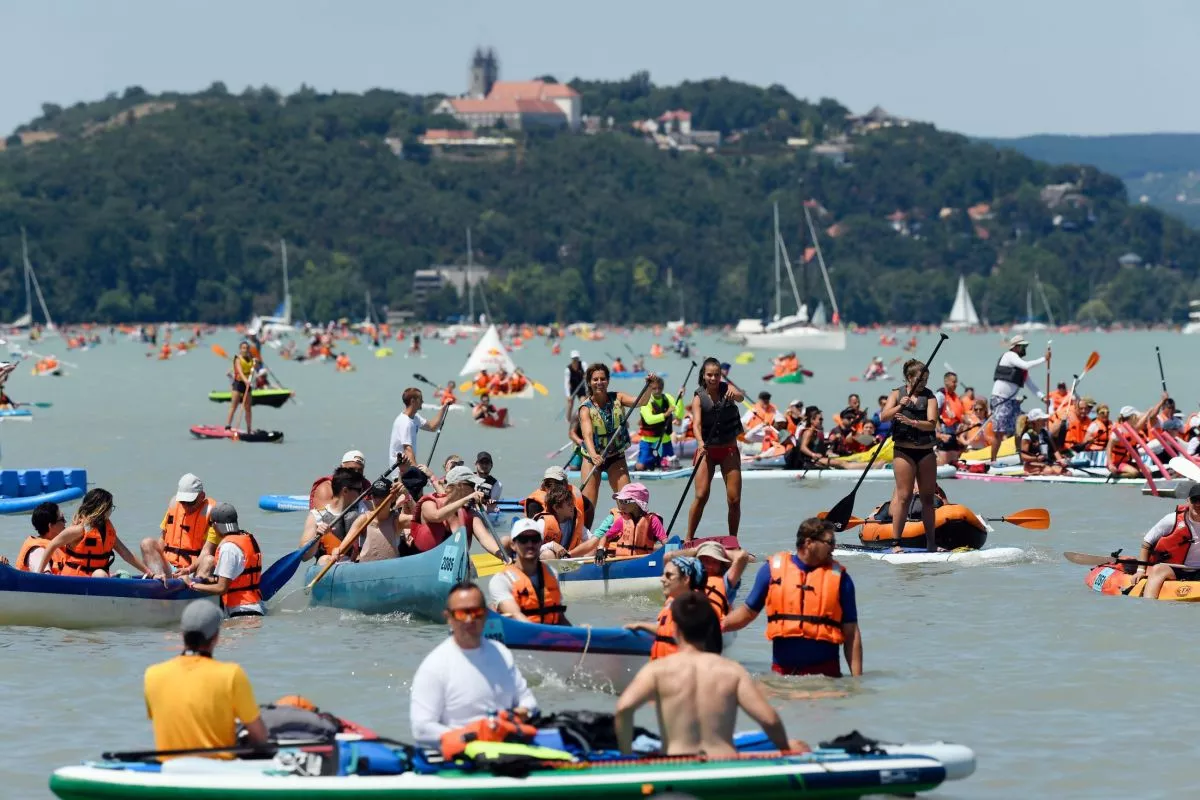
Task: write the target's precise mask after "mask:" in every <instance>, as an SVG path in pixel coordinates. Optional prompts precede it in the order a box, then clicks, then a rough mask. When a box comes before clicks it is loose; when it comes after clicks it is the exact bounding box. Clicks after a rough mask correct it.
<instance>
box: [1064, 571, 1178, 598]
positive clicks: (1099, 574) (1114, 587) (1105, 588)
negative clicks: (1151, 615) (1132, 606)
mask: <svg viewBox="0 0 1200 800" xmlns="http://www.w3.org/2000/svg"><path fill="white" fill-rule="evenodd" d="M1083 582H1084V583H1085V584H1086V585H1087V586H1088V587H1089V588H1091V590H1092V591H1094V592H1099V593H1100V594H1115V595H1124V596H1126V597H1141V596H1142V592H1143V591H1145V589H1146V582H1145V581H1144V580H1143V581H1138V583H1137V585H1136V586H1133V588H1132V589H1130V588H1129V587H1130V586H1132V585H1133V575H1131V574H1130V573H1128V572H1126V571H1125V567H1124V566H1123V565H1120V564H1104V565H1101V566H1099V567H1093V568H1092V570H1091V571H1090V572H1088V574H1087V577H1086V578H1084V580H1083ZM1158 599H1159V600H1168V601H1172V602H1183V603H1193V602H1197V601H1200V581H1167V582H1166V583H1164V584H1163V587H1162V591H1160V592H1159V593H1158Z"/></svg>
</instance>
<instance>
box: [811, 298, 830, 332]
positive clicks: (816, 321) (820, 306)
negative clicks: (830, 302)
mask: <svg viewBox="0 0 1200 800" xmlns="http://www.w3.org/2000/svg"><path fill="white" fill-rule="evenodd" d="M809 323H810V324H812V325H814V326H816V327H818V328H822V327H824V326H825V325H827V324H828V323H829V320H828V318H827V317H826V315H825V301H824V300H822V301H821V302H819V303H817V310H816V311H814V312H813V313H812V319H810V320H809Z"/></svg>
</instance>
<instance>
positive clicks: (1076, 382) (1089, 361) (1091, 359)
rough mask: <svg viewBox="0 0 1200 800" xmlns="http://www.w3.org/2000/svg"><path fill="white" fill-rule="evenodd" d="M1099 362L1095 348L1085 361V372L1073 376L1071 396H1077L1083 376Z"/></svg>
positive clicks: (1160, 367) (1098, 355) (1160, 363)
mask: <svg viewBox="0 0 1200 800" xmlns="http://www.w3.org/2000/svg"><path fill="white" fill-rule="evenodd" d="M1155 349H1156V350H1157V349H1158V348H1155ZM1099 363H1100V354H1099V353H1097V352H1096V351H1095V350H1093V351H1092V354H1091V355H1090V356H1088V359H1087V363H1085V364H1084V365H1083V372H1081V373H1079V374H1078V375H1075V376H1073V377H1074V378H1075V380H1074V382H1072V383H1071V393H1070V395H1069V396H1070V397H1074V396H1075V387H1076V386H1078V385H1079V382H1080V381H1081V380H1083V376H1084V375H1087V374H1088V373H1089V372H1091V370H1092V368H1093V367H1095V366H1096V365H1097V364H1099ZM1161 369H1162V362H1161V361H1160V362H1159V370H1160V371H1161Z"/></svg>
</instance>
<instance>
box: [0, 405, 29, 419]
mask: <svg viewBox="0 0 1200 800" xmlns="http://www.w3.org/2000/svg"><path fill="white" fill-rule="evenodd" d="M0 419H2V420H7V421H8V422H33V412H32V411H30V410H29V409H28V408H0Z"/></svg>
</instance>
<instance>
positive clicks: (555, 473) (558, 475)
mask: <svg viewBox="0 0 1200 800" xmlns="http://www.w3.org/2000/svg"><path fill="white" fill-rule="evenodd" d="M547 478H549V479H550V480H554V481H562V482H563V483H566V482H567V471H566V470H565V469H563V468H562V467H546V471H545V472H543V473H542V480H546V479H547Z"/></svg>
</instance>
